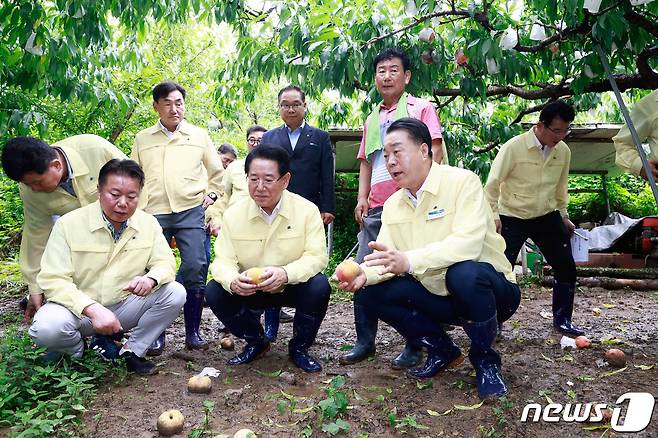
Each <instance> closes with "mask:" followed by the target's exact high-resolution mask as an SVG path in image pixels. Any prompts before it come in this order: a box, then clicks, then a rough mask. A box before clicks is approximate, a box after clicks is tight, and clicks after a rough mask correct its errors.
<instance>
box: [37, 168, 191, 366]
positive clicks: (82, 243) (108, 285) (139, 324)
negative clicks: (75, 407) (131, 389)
mask: <svg viewBox="0 0 658 438" xmlns="http://www.w3.org/2000/svg"><path fill="white" fill-rule="evenodd" d="M143 186H144V172H143V171H142V169H141V168H140V167H139V165H138V164H137V163H136V162H134V161H132V160H118V159H114V160H111V161H108V162H107V163H106V164H105V165H104V166H103V167H102V168H101V170H100V174H99V176H98V201H97V202H95V203H93V204H89V205H87V206H85V207H82V208H79V209H77V210H74V211H72V212H70V213H68V214H66V215H64V216H62V217H61V218H60V219H59V220H57V222H56V223H55V226H54V227H53V231H52V233H51V235H50V238H49V239H48V243H47V245H46V249H45V251H44V253H43V258H42V259H41V272H40V273H39V275H38V276H37V283H38V284H39V287H41V289H43V291H44V294H45V298H46V300H47V303H46V304H45V305H43V306H42V307H41V308H40V309H39V310H38V311H37V313H36V314H35V316H34V321H33V323H32V326H31V327H30V330H29V334H30V337H31V338H32V340H33V341H34V342H35V343H36V344H37V345H38V346H41V347H46V348H47V350H48V353H47V355H46V356H50V357H51V358H55V357H59V356H60V355H61V354H69V355H72V356H73V357H81V356H82V354H83V351H84V349H85V343H84V341H83V338H84V337H87V336H91V335H95V336H94V338H93V339H92V342H91V347H92V348H94V349H95V350H96V351H97V352H98V353H99V354H100V355H101V356H103V357H104V358H105V359H108V360H114V359H116V358H122V359H124V360H125V362H126V365H127V367H128V370H129V371H133V372H135V373H137V374H142V375H150V374H155V373H157V370H156V367H155V364H153V363H152V362H150V361H148V360H146V359H145V358H144V355H145V353H146V350H147V348H148V346H149V345H150V344H151V343H152V342H153V341H154V340H155V339H156V338H157V337H158V335H159V334H160V333H162V331H163V330H164V329H165V328H166V327H168V326H169V325H170V324H171V323H172V322H173V321H174V319H176V317H177V316H178V315H179V314H180V311H181V308H182V307H183V304H185V289H184V288H183V286H182V285H181V284H179V283H176V282H175V281H173V280H174V275H175V274H174V273H175V267H176V263H175V260H174V256H173V254H172V252H171V249H170V248H169V245H168V244H167V241H166V240H165V238H164V236H163V234H162V229H161V228H160V225H159V224H158V221H157V220H156V219H155V218H154V217H153V216H151V215H149V214H147V213H144V212H143V211H141V210H137V203H138V201H139V195H140V192H141V190H142V187H143ZM133 328H134V330H133V331H132V334H131V336H130V337H129V338H128V340H127V341H126V342H125V343H124V344H123V345H122V346H121V348H120V349H119V347H118V346H116V344H115V343H114V342H113V341H112V338H111V336H112V335H115V334H118V333H121V332H122V331H124V330H130V329H133Z"/></svg>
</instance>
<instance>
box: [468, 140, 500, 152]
mask: <svg viewBox="0 0 658 438" xmlns="http://www.w3.org/2000/svg"><path fill="white" fill-rule="evenodd" d="M497 146H499V143H498V142H493V143H489V144H488V145H486V146H485V147H483V148H479V149H473V153H474V154H484V153H486V152H489V151H491V150H493V149H495V148H496V147H497Z"/></svg>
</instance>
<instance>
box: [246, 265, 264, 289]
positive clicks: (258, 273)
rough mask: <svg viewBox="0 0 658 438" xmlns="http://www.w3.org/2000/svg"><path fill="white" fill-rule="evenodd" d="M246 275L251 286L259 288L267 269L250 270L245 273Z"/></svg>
mask: <svg viewBox="0 0 658 438" xmlns="http://www.w3.org/2000/svg"><path fill="white" fill-rule="evenodd" d="M244 275H246V276H247V277H249V281H251V284H255V285H256V286H258V285H259V284H260V282H261V280H262V279H263V276H264V275H265V269H263V268H249V269H247V270H246V271H245V272H244Z"/></svg>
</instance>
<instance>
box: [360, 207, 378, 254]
mask: <svg viewBox="0 0 658 438" xmlns="http://www.w3.org/2000/svg"><path fill="white" fill-rule="evenodd" d="M383 210H384V208H383V207H375V208H371V209H370V210H368V216H366V217H364V218H363V228H361V231H359V234H357V239H358V241H359V250H358V251H357V252H356V262H357V263H363V258H364V257H365V256H367V255H368V254H370V253H371V252H372V250H371V249H370V247H368V242H371V241H373V240H377V235H379V230H380V229H381V227H382V211H383Z"/></svg>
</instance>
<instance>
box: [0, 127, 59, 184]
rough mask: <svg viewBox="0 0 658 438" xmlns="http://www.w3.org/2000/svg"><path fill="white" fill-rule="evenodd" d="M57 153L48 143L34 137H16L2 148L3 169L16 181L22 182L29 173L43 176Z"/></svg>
mask: <svg viewBox="0 0 658 438" xmlns="http://www.w3.org/2000/svg"><path fill="white" fill-rule="evenodd" d="M56 158H57V151H55V149H54V148H52V147H50V145H48V143H46V142H45V141H43V140H39V139H38V138H34V137H16V138H12V139H11V140H9V141H8V142H7V143H5V145H4V147H3V148H2V169H3V170H4V171H5V173H6V174H7V176H8V177H9V178H11V179H13V180H14V181H20V180H22V179H23V176H25V174H26V173H28V172H35V173H37V174H39V175H43V174H44V173H46V171H47V170H48V166H50V163H51V162H52V161H53V160H54V159H56Z"/></svg>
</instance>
